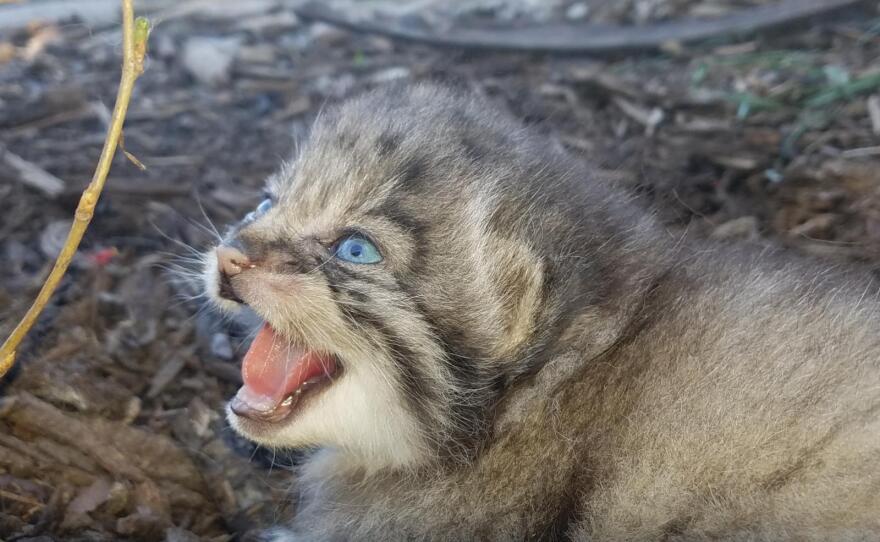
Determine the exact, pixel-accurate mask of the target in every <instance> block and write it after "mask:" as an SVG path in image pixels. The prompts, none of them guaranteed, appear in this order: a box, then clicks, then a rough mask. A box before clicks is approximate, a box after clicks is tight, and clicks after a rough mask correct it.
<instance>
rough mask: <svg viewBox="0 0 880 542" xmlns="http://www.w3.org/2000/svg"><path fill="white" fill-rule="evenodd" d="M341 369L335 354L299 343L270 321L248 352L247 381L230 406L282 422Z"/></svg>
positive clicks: (250, 416) (258, 418)
mask: <svg viewBox="0 0 880 542" xmlns="http://www.w3.org/2000/svg"><path fill="white" fill-rule="evenodd" d="M338 372H339V364H338V363H337V361H336V358H335V356H333V355H331V354H324V353H321V352H315V351H312V350H306V349H303V348H301V347H298V346H296V345H294V344H292V343H291V342H290V341H288V340H287V339H285V338H283V337H282V336H281V335H278V334H276V333H275V330H274V329H272V326H270V325H269V324H268V323H266V324H264V325H263V327H262V328H261V329H260V331H259V333H257V336H256V337H255V338H254V341H253V342H252V343H251V346H250V348H249V349H248V351H247V354H245V356H244V361H243V362H242V364H241V376H242V379H243V380H244V385H243V386H242V387H241V389H240V390H238V393H237V394H236V395H235V397H234V398H233V399H232V401H231V402H230V404H229V408H230V409H231V410H232V412H234V413H235V414H236V415H238V416H241V417H243V418H247V419H249V420H254V421H260V422H269V423H278V422H281V421H284V420H286V419H287V418H289V417H290V416H291V415H292V414H293V412H294V411H295V410H296V408H297V406H298V405H300V404H301V403H302V401H303V400H304V399H305V398H306V396H311V395H313V394H315V393H317V392H318V391H320V390H322V389H324V388H326V387H327V386H329V385H330V384H331V383H332V382H333V380H334V378H335V377H336V375H337V373H338Z"/></svg>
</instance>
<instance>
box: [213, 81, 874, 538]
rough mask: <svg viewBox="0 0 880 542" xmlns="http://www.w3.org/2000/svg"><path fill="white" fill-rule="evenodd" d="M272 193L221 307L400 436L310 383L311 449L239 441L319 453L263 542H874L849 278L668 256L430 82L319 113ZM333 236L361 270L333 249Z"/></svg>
mask: <svg viewBox="0 0 880 542" xmlns="http://www.w3.org/2000/svg"><path fill="white" fill-rule="evenodd" d="M270 186H271V187H272V189H273V190H274V191H275V192H276V194H277V197H278V203H277V205H276V209H275V210H274V211H273V212H272V213H270V214H269V215H268V216H267V217H265V218H264V219H260V220H258V221H256V222H254V223H252V224H246V225H244V226H243V227H241V228H240V229H238V230H237V231H236V233H235V235H234V239H230V242H237V243H239V244H241V246H242V247H243V249H244V250H245V251H246V252H248V254H249V255H252V256H253V257H254V258H255V259H259V260H260V261H261V262H265V267H266V268H267V269H269V270H270V271H271V273H272V274H271V275H259V274H251V275H249V274H248V273H242V274H241V275H240V276H239V277H236V278H235V279H234V281H233V286H234V287H235V289H236V292H237V293H238V294H239V295H240V297H241V298H242V299H244V300H245V301H246V302H247V303H249V304H250V305H251V306H252V307H253V308H254V309H255V310H256V311H257V312H258V313H260V314H261V315H263V316H264V317H265V318H267V319H268V320H269V321H270V322H272V324H273V326H275V327H276V328H278V329H281V330H284V331H285V332H286V333H288V334H289V335H290V336H291V338H292V339H293V340H296V341H299V342H303V343H305V344H309V345H313V346H314V347H315V348H318V347H320V348H323V349H332V350H333V351H334V352H337V353H340V357H341V361H342V364H343V365H344V366H345V365H346V363H348V367H347V372H346V377H347V378H349V379H350V380H352V379H356V378H359V377H358V376H357V375H358V374H362V375H370V374H374V373H375V374H381V375H382V379H379V380H377V382H380V381H381V382H386V381H387V382H390V383H391V384H389V386H391V387H390V388H389V389H390V390H391V391H389V392H388V393H389V395H387V396H383V397H385V399H383V402H382V404H381V405H379V404H378V403H377V404H376V405H375V408H376V409H377V410H376V411H375V415H376V417H379V416H380V412H381V413H382V414H381V415H382V416H384V418H385V420H384V421H385V422H387V423H389V424H393V423H397V421H399V422H400V423H399V425H395V426H394V427H395V428H397V427H399V429H394V431H390V432H389V436H387V437H382V438H383V439H385V440H381V439H379V437H377V439H379V440H376V441H375V442H374V441H372V440H370V435H369V434H368V435H366V436H363V435H357V436H355V435H354V434H353V433H352V436H351V438H350V439H348V440H347V439H346V438H345V435H346V434H348V433H346V432H345V431H347V429H346V430H345V431H342V430H340V431H335V430H334V428H335V427H336V424H340V423H343V421H344V419H345V417H346V416H345V412H346V410H345V409H346V405H345V398H341V397H340V398H336V397H335V396H332V395H329V394H330V393H331V390H332V387H331V389H328V390H327V391H325V392H322V393H324V394H327V395H328V398H326V400H325V402H323V403H320V402H317V401H316V403H315V404H312V405H308V406H307V407H306V408H308V409H313V410H315V409H325V411H326V412H337V411H338V412H341V413H342V414H341V415H340V417H339V418H338V419H330V420H326V424H327V425H328V427H326V428H325V427H323V426H320V424H319V422H314V423H315V424H318V425H315V427H318V429H315V430H314V431H312V430H311V429H310V430H309V432H308V434H309V435H319V436H318V437H314V436H311V437H305V436H303V437H300V436H299V433H296V432H295V427H292V428H291V429H290V430H289V431H291V432H290V433H276V432H274V430H273V429H272V428H265V427H263V428H260V427H254V426H248V425H247V424H241V423H239V424H238V425H237V426H236V427H238V429H239V430H240V431H242V432H243V433H244V434H246V435H248V436H250V437H251V438H255V439H257V440H260V441H264V442H268V443H271V444H274V445H297V446H299V445H313V446H317V447H319V448H321V449H320V450H319V451H317V452H316V453H315V454H314V455H313V457H312V458H311V459H310V460H309V461H308V462H307V463H306V464H305V465H304V467H303V469H302V473H301V477H300V480H299V484H298V490H299V492H300V497H301V501H300V502H301V506H300V510H299V512H298V514H297V517H296V518H295V519H294V520H293V523H292V525H291V530H292V532H293V533H295V534H294V535H290V536H288V537H286V538H285V539H290V540H309V541H312V540H315V541H317V540H324V541H335V540H340V541H341V540H438V541H442V540H475V539H479V540H535V539H540V540H554V539H559V540H562V539H571V540H877V539H880V470H878V467H877V464H878V460H880V338H878V333H877V331H878V327H880V326H878V323H880V319H878V300H877V299H878V298H877V294H878V289H877V285H875V284H873V283H872V281H871V278H870V277H869V276H868V275H867V273H862V272H861V271H860V270H858V269H850V270H841V269H832V268H830V267H829V266H827V265H820V264H816V263H812V262H807V261H801V260H799V259H798V258H796V257H794V256H791V255H789V254H785V253H776V252H772V251H767V250H764V251H759V250H753V249H750V248H747V247H734V246H719V245H704V244H701V243H698V242H687V243H685V242H680V241H679V240H678V239H676V238H672V237H671V236H670V235H668V234H667V233H666V232H665V231H663V229H662V228H661V227H660V226H659V225H658V224H657V223H656V222H655V221H654V219H653V218H652V216H651V215H650V214H649V213H647V212H646V211H644V210H643V209H642V208H641V207H640V206H639V205H638V204H636V203H635V202H633V201H632V198H631V197H630V196H628V195H627V194H626V193H624V192H623V191H621V190H619V189H618V188H616V187H614V186H611V185H609V184H607V183H605V182H603V181H601V180H600V179H597V178H595V175H593V174H592V173H591V171H589V170H588V169H586V168H584V167H582V166H580V165H579V164H577V163H576V162H574V161H573V160H572V159H571V158H569V157H567V156H565V155H564V154H562V153H561V152H559V151H558V150H556V149H555V148H554V147H553V146H552V145H550V144H549V143H548V142H546V141H544V139H543V138H541V137H540V136H538V135H536V134H535V133H533V132H532V131H531V130H529V129H527V128H524V127H523V126H521V125H520V124H519V123H517V122H515V121H514V120H512V119H510V118H508V117H507V116H505V115H503V114H501V113H499V112H497V111H496V110H495V109H494V108H492V107H490V106H488V105H487V104H486V103H483V102H482V101H478V100H476V99H474V98H471V97H468V96H463V95H460V94H458V93H455V92H452V91H448V90H445V89H441V88H436V87H432V86H416V87H397V88H395V89H392V90H383V91H379V92H374V93H371V94H368V95H365V96H363V97H361V98H358V99H356V100H353V101H350V102H348V103H346V104H344V105H342V106H341V107H340V108H338V109H336V110H334V111H331V112H328V113H327V114H326V115H324V116H322V117H321V118H320V119H319V120H318V121H317V123H316V126H315V128H314V131H313V134H312V136H311V139H310V140H309V142H308V143H307V144H306V145H305V147H304V148H303V150H302V152H301V154H300V155H299V156H298V157H297V159H296V160H295V162H294V163H293V164H290V165H288V166H286V167H284V168H282V170H281V171H280V172H279V173H278V174H277V175H276V176H275V177H274V178H273V179H272V180H271V181H270ZM352 227H358V228H363V229H365V230H367V232H368V233H369V234H370V235H371V236H372V237H373V238H374V239H375V240H376V241H377V243H378V244H379V246H380V248H381V249H382V251H383V254H384V256H385V261H384V262H383V263H382V264H381V265H379V266H367V267H356V266H346V265H343V264H339V263H338V262H334V261H333V259H332V258H330V253H329V252H328V248H327V247H328V246H331V245H332V241H333V240H334V239H335V238H336V237H338V236H339V235H340V234H341V233H342V232H344V231H346V228H352ZM266 277H269V278H266ZM279 277H280V278H279ZM291 277H292V278H291ZM267 280H269V281H274V282H272V284H273V288H274V290H273V291H274V293H273V294H272V297H271V298H270V297H267V295H266V294H265V291H266V288H267V286H266V281H267ZM288 280H289V282H283V281H288ZM211 281H215V282H216V277H215V276H214V275H213V274H212V270H211V269H209V270H208V274H207V284H208V288H209V290H211V289H212V282H211ZM279 281H282V282H279ZM279 284H282V285H284V286H278V285H279ZM213 288H214V290H216V288H215V287H213ZM288 288H290V289H296V293H295V294H294V293H290V296H289V297H285V296H286V295H287V292H288V290H287V289H288ZM348 352H351V354H348ZM365 352H366V353H365ZM342 353H346V354H345V355H342ZM346 356H348V358H346ZM373 359H374V360H375V362H373V361H370V360H373ZM349 370H350V374H349V372H348V371H349ZM358 371H363V372H360V373H359V372H358ZM336 385H338V384H334V386H336ZM346 385H349V384H346ZM350 385H352V386H355V385H356V383H351V384H350ZM352 389H356V388H352ZM378 391H379V390H377V393H378ZM389 397H390V398H392V399H394V400H390V399H388V398H389ZM316 399H318V398H316ZM397 399H399V401H397ZM332 401H335V402H333V403H331V402H332ZM377 401H378V400H377ZM386 403H389V404H391V405H392V406H386ZM365 408H366V411H367V412H366V413H365V414H364V413H362V412H361V413H359V414H358V415H364V416H371V415H373V414H372V411H371V408H372V406H371V405H370V404H368V405H367V406H366V407H365ZM380 408H382V409H386V408H387V409H388V410H381V411H380V410H379V409H380ZM330 409H338V410H330ZM360 410H363V409H360ZM388 413H390V414H388ZM352 415H354V413H352ZM316 416H317V415H316ZM309 419H310V418H309ZM233 421H234V422H235V420H233ZM297 423H298V420H292V422H291V425H292V426H295V425H296V424H297ZM303 423H305V424H306V425H307V426H309V427H311V425H309V424H312V423H313V422H311V421H308V420H307V421H306V422H303ZM379 426H380V424H379V423H378V422H377V427H379ZM322 431H326V434H327V435H328V436H327V438H326V439H324V438H323V437H321V436H320V435H323V434H324V433H323V432H322ZM293 435H296V436H295V437H294V436H293ZM394 438H399V446H400V449H399V450H397V449H395V448H394V446H395V444H394V442H395V441H394ZM389 439H390V440H389ZM305 441H308V442H305ZM401 450H404V451H401Z"/></svg>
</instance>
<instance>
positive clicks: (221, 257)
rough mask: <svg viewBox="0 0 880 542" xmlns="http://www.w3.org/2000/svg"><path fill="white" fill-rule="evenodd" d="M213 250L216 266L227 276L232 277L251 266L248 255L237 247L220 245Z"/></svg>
mask: <svg viewBox="0 0 880 542" xmlns="http://www.w3.org/2000/svg"><path fill="white" fill-rule="evenodd" d="M215 252H216V253H217V268H218V269H219V270H220V273H222V274H223V275H226V276H227V277H234V276H235V275H237V274H239V273H241V272H242V271H243V270H245V269H248V268H250V267H253V265H252V264H251V261H250V260H249V259H248V257H247V256H245V255H244V253H243V252H242V251H240V250H238V249H237V248H234V247H231V246H229V245H220V246H218V247H217V248H216V250H215Z"/></svg>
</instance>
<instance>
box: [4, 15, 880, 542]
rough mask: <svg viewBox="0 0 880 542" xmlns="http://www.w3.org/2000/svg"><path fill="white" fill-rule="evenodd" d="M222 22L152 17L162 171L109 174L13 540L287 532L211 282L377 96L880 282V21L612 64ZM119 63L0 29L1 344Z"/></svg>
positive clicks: (23, 474)
mask: <svg viewBox="0 0 880 542" xmlns="http://www.w3.org/2000/svg"><path fill="white" fill-rule="evenodd" d="M144 3H145V4H149V3H148V2H144ZM760 3H766V2H758V1H751V2H747V1H743V0H729V1H727V0H705V1H697V0H688V1H676V0H651V1H648V0H643V1H641V2H640V1H633V2H620V3H615V4H614V5H615V6H616V8H615V9H617V11H616V12H615V11H613V10H611V9H610V8H608V6H611V4H612V3H609V2H604V3H603V2H600V1H598V0H596V1H593V2H584V3H583V4H585V5H588V9H587V10H586V13H585V12H584V10H583V8H577V9H573V8H571V5H572V2H555V3H553V7H552V9H551V10H550V12H548V13H550V14H549V15H547V14H546V13H544V12H542V11H541V10H539V9H538V8H537V7H535V6H537V5H539V4H540V3H539V2H526V1H525V0H522V1H520V2H517V3H514V5H515V6H518V9H519V8H521V11H518V12H516V13H514V15H511V14H510V13H511V12H510V11H509V10H510V9H512V8H510V5H509V4H508V5H507V7H506V8H505V3H501V2H494V3H493V2H488V1H482V2H470V3H469V4H468V5H469V6H470V7H471V8H473V9H471V10H470V11H468V9H458V10H457V11H456V12H455V13H451V12H449V11H448V10H447V11H443V10H438V9H433V8H432V6H431V5H428V4H432V3H431V2H426V3H425V4H426V6H427V7H425V8H424V9H425V10H426V11H425V13H426V14H427V15H425V17H423V19H424V20H428V21H438V20H440V21H441V22H442V24H459V23H460V21H462V20H463V21H466V22H469V23H470V24H483V22H484V21H485V20H487V19H489V20H491V22H492V24H496V25H502V24H508V23H510V24H522V23H523V18H525V23H528V24H542V22H544V21H546V20H548V19H552V18H557V19H564V20H573V19H583V20H584V21H587V22H608V21H611V22H614V23H619V24H630V23H633V24H649V23H650V22H651V21H655V20H666V19H670V18H676V17H680V16H685V15H688V16H693V15H695V14H696V15H698V16H714V15H716V14H724V13H729V12H730V11H731V10H735V9H741V8H742V7H743V6H748V5H756V4H760ZM0 4H2V2H0ZM46 4H47V5H49V4H52V2H46ZM158 4H161V2H158ZM386 4H388V3H387V2H386ZM434 4H436V2H434ZM465 4H467V3H465ZM624 4H625V6H624ZM218 5H219V6H220V7H217V6H215V7H211V6H210V3H207V4H206V3H205V2H201V3H199V2H195V1H191V0H186V1H180V2H176V3H173V4H171V3H169V2H165V4H164V6H159V7H156V8H155V10H154V11H153V13H152V17H153V21H154V24H155V28H154V31H153V34H152V37H151V44H150V48H151V49H150V51H151V52H150V59H149V62H148V65H147V70H146V72H145V73H144V75H143V76H142V77H141V79H140V80H139V81H138V83H137V86H136V89H135V93H134V96H133V99H132V106H131V109H130V112H129V115H128V120H127V122H126V128H125V141H124V143H125V150H126V151H128V152H129V153H131V154H132V155H133V156H135V157H136V158H137V159H138V160H139V161H140V162H142V163H143V164H144V165H145V166H146V169H145V170H141V169H140V168H139V167H137V165H136V164H135V163H134V162H133V161H131V160H129V159H127V158H126V157H125V155H124V154H123V153H122V152H120V153H119V155H118V156H117V157H116V160H115V163H114V167H113V171H112V173H111V176H110V179H109V181H108V184H107V188H106V190H105V193H104V196H103V198H102V200H101V202H100V204H99V206H98V209H97V213H96V216H95V218H94V222H93V223H92V226H91V228H90V230H89V232H88V234H87V236H86V238H85V241H84V243H83V245H82V247H81V251H80V253H79V255H78V256H77V258H76V260H75V261H74V263H73V266H72V268H71V270H70V272H69V273H68V275H67V277H66V278H65V279H64V282H63V284H62V286H61V288H60V290H59V291H58V293H57V294H56V296H55V297H54V298H53V300H52V303H51V304H50V306H49V307H48V309H47V311H46V312H45V314H44V316H43V317H42V318H41V320H40V322H39V324H38V325H37V327H36V329H34V331H33V332H32V333H31V334H30V336H29V338H28V340H27V342H26V344H25V345H24V347H23V348H22V349H21V350H20V353H19V362H18V365H17V366H16V368H15V370H14V371H13V372H12V373H11V374H10V375H8V376H7V378H6V379H5V381H4V384H3V388H2V390H0V538H2V539H4V540H40V541H49V540H100V541H104V540H128V539H130V540H174V541H189V540H200V539H204V540H214V541H222V540H232V539H235V540H248V539H252V538H253V537H254V536H255V535H256V533H258V532H259V530H260V529H263V528H266V527H268V526H270V525H272V524H273V523H275V522H277V521H281V520H283V519H284V518H286V517H289V516H290V515H291V514H292V513H293V510H292V508H293V505H292V504H290V503H291V500H290V499H288V498H285V495H286V494H288V491H289V489H290V488H291V486H293V485H295V479H294V475H293V474H292V473H291V469H290V466H291V465H292V464H294V463H295V461H296V453H291V452H283V451H273V450H265V449H261V448H255V447H254V446H253V445H251V444H249V443H248V442H246V441H244V440H242V439H240V438H238V437H237V436H235V435H234V434H233V433H232V431H231V430H230V429H229V427H228V425H227V424H226V422H225V419H224V415H223V407H224V403H225V401H226V400H227V399H228V398H230V397H231V396H232V395H233V394H234V393H235V391H236V389H237V388H238V386H239V385H240V376H239V367H238V362H239V360H240V357H241V354H242V352H243V346H246V343H247V337H248V332H249V329H251V327H250V326H251V325H252V322H247V321H235V320H233V321H230V320H225V319H223V318H221V317H219V316H218V315H217V314H215V313H213V312H212V311H211V310H210V309H209V308H207V307H206V306H205V304H204V298H203V297H202V296H201V292H200V286H199V283H198V277H197V273H196V270H197V269H198V266H199V260H198V258H199V253H200V251H202V250H204V249H205V248H207V247H209V246H210V245H211V243H212V242H214V241H215V240H216V238H217V236H218V233H217V230H221V231H222V228H223V225H224V224H229V223H232V222H235V221H236V220H237V219H238V218H239V217H241V216H243V215H244V214H245V213H246V212H248V211H249V210H250V209H252V208H253V207H254V206H255V205H256V204H257V203H258V202H259V201H260V200H261V199H262V196H261V185H262V182H263V179H264V178H265V177H266V176H267V175H268V174H269V173H271V172H272V171H273V170H274V169H275V168H276V167H278V165H279V163H280V161H281V160H283V159H284V158H286V157H289V156H290V155H291V154H292V152H293V149H294V148H295V142H296V141H297V140H301V139H302V138H303V137H304V136H305V135H306V134H307V130H308V127H309V125H310V123H311V121H312V120H313V119H314V117H315V115H316V114H317V113H318V111H320V109H321V108H323V107H327V106H329V105H332V104H333V103H335V102H338V101H339V100H342V99H344V98H346V97H348V96H351V95H354V94H357V93H359V92H362V91H364V90H366V89H370V88H376V87H380V86H383V85H387V84H391V83H394V82H400V81H425V80H435V81H437V80H439V81H446V82H450V83H452V84H455V85H459V86H463V87H466V88H469V89H472V90H473V91H474V92H478V93H481V94H483V95H485V96H488V97H489V98H490V99H491V100H493V101H494V102H496V103H498V104H499V105H500V106H501V107H505V108H507V109H509V110H510V111H511V112H513V114H515V115H516V116H518V117H520V118H522V119H524V120H525V121H526V122H528V123H530V124H533V125H535V126H536V127H537V129H539V130H542V131H543V132H545V133H546V134H547V135H548V137H551V138H552V139H553V140H554V141H557V142H558V144H559V145H562V146H564V147H566V148H567V149H568V150H569V151H570V152H571V153H572V154H573V155H575V156H576V157H578V159H582V160H585V161H589V162H591V163H592V164H594V165H596V166H597V167H598V168H600V170H601V172H602V174H603V175H606V176H608V177H609V178H612V179H614V180H615V181H616V182H619V183H620V184H621V185H624V186H626V187H628V188H630V189H632V190H634V191H636V192H638V193H639V194H641V195H642V197H643V198H644V199H645V200H647V201H648V203H649V204H651V205H654V206H655V207H656V209H657V212H658V214H659V216H660V217H661V218H662V219H663V220H664V222H665V224H666V225H667V227H668V228H669V230H670V232H671V233H672V234H674V235H678V234H680V233H682V232H684V231H687V232H689V233H690V234H692V235H697V236H702V237H714V238H718V239H738V240H739V242H749V243H758V244H774V245H779V244H782V245H787V246H789V247H791V248H792V250H796V251H800V252H803V253H807V254H810V255H813V256H816V257H819V258H826V259H830V260H831V261H835V262H847V261H860V262H864V263H867V264H868V265H869V266H874V264H875V263H876V262H878V261H880V8H878V7H877V5H876V3H875V2H865V3H864V4H863V5H861V6H856V7H854V8H852V9H848V10H845V11H842V12H840V13H838V14H835V15H834V16H833V17H828V16H826V17H822V18H820V19H815V20H812V21H808V22H805V23H802V24H799V25H797V26H791V27H788V28H785V29H782V30H776V31H774V32H772V33H768V34H764V35H759V36H752V37H746V38H743V39H739V40H715V41H713V42H711V43H704V44H701V45H699V46H687V47H684V46H681V45H680V44H674V43H672V44H669V46H668V47H666V48H665V49H664V51H662V52H659V53H657V54H644V55H639V56H626V57H615V58H586V57H575V56H568V57H558V56H550V55H529V54H517V55H514V54H503V55H502V54H491V53H479V54H477V53H472V52H467V51H448V50H436V49H431V48H429V47H423V46H416V45H412V44H400V43H395V42H392V41H389V40H387V39H385V38H379V37H371V36H363V35H356V34H351V33H348V32H344V31H341V30H337V29H335V28H332V27H329V26H326V25H323V24H310V23H308V22H306V21H303V20H299V19H298V18H297V17H296V15H295V14H294V12H293V7H292V6H291V3H290V2H286V1H283V0H278V1H265V0H261V1H255V2H241V3H230V2H226V3H219V4H218ZM493 6H494V7H493ZM530 6H531V7H530ZM602 6H605V7H606V8H608V9H605V10H604V11H603V7H602ZM621 6H623V7H621ZM639 6H641V7H639ZM9 9H14V5H13V6H12V7H10V6H2V5H0V23H2V19H3V15H4V10H9ZM352 9H354V8H352ZM412 9H413V10H415V8H412ZM432 9H433V11H431V10H432ZM505 9H507V11H505ZM530 9H531V11H530ZM542 9H543V8H542ZM639 10H640V11H639ZM386 11H387V9H386ZM652 14H653V15H652ZM411 15H412V13H398V14H397V15H395V16H400V17H407V16H411ZM428 15H430V17H428ZM574 15H579V17H574ZM639 16H641V17H642V19H639V18H638V17H639ZM444 17H445V19H444ZM424 20H423V21H422V23H420V24H424ZM450 21H451V22H450ZM438 24H439V23H438ZM4 28H5V29H4ZM120 39H121V38H120V34H119V27H118V23H110V24H108V23H99V22H94V21H88V20H86V21H82V20H76V19H61V20H52V18H51V17H49V18H48V22H44V23H40V24H37V23H34V24H31V25H29V26H26V27H20V28H6V27H4V25H2V24H0V202H2V206H3V212H2V213H0V257H2V258H3V261H5V262H6V271H5V272H4V273H3V275H2V278H0V337H5V336H6V335H7V334H8V332H9V331H10V330H11V329H12V327H13V326H14V324H15V323H16V322H17V320H18V318H19V317H20V316H21V315H22V314H23V313H24V311H25V310H26V308H27V306H28V305H29V304H30V302H31V301H32V300H33V298H34V296H35V294H36V291H37V289H38V288H39V286H40V284H41V283H42V280H43V279H44V278H45V276H46V273H47V272H48V269H49V267H50V266H51V264H52V261H53V258H54V255H55V253H57V251H58V248H59V247H60V243H61V240H63V237H64V235H65V234H66V227H67V225H68V224H69V222H70V219H71V217H72V216H73V210H74V208H75V206H76V202H77V200H78V197H79V193H80V192H81V190H82V188H83V187H84V186H85V184H86V183H87V182H88V180H89V179H90V177H91V174H92V170H93V168H94V165H95V163H96V161H97V157H98V154H99V152H100V148H101V144H102V142H103V139H104V135H105V130H106V126H107V122H108V118H109V109H108V108H111V107H112V105H113V100H114V96H115V93H116V88H117V83H118V78H119V71H120V67H119V55H120V52H119V44H120Z"/></svg>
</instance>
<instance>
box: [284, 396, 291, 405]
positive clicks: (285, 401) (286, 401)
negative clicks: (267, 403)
mask: <svg viewBox="0 0 880 542" xmlns="http://www.w3.org/2000/svg"><path fill="white" fill-rule="evenodd" d="M292 404H293V396H290V397H288V398H287V399H285V400H283V401H281V405H282V406H290V405H292Z"/></svg>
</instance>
